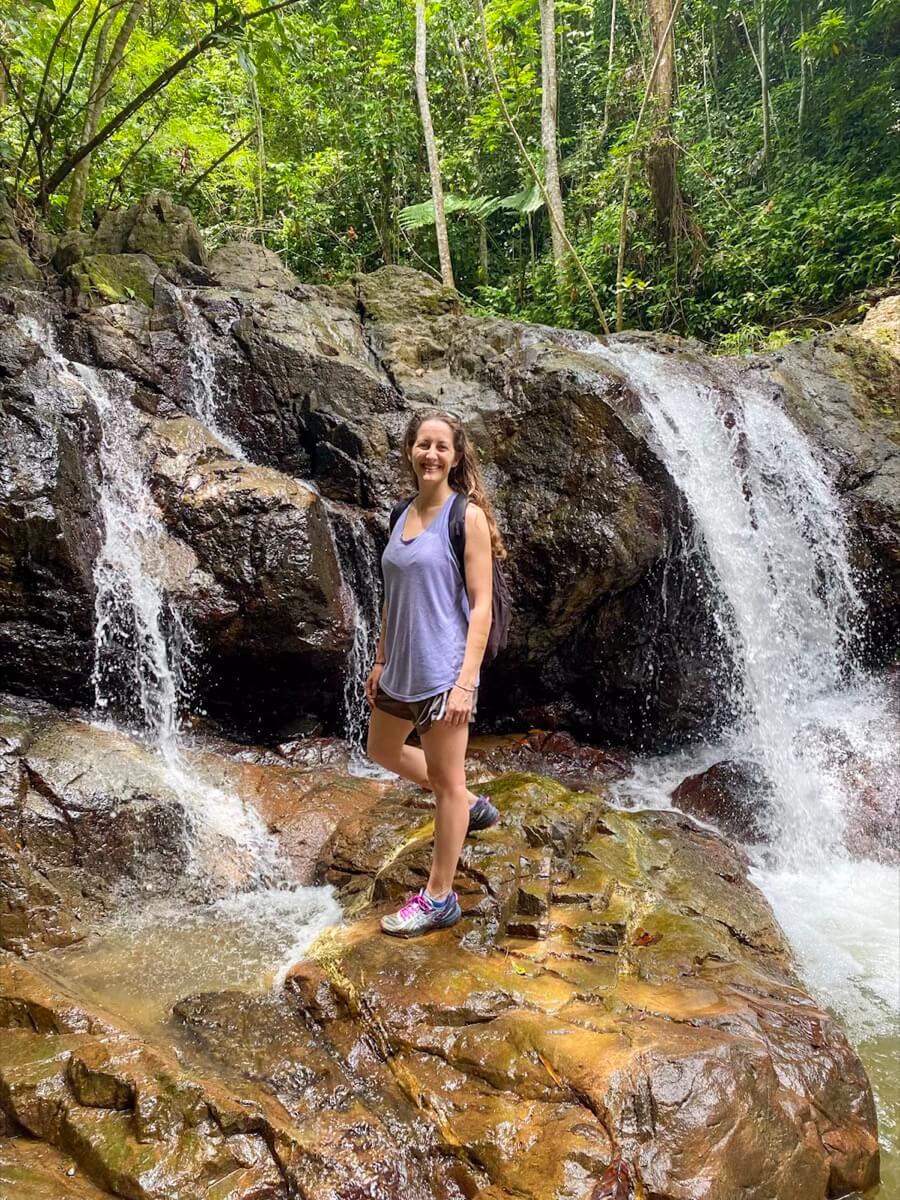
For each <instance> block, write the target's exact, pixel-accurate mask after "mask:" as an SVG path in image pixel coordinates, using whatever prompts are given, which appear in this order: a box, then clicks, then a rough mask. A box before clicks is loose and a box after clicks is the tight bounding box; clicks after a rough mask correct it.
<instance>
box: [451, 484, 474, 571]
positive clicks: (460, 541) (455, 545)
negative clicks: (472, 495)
mask: <svg viewBox="0 0 900 1200" xmlns="http://www.w3.org/2000/svg"><path fill="white" fill-rule="evenodd" d="M468 507H469V498H468V496H464V495H463V494H462V492H457V493H456V495H455V496H454V497H453V503H452V504H451V505H450V519H449V521H448V522H447V530H448V533H449V535H450V546H451V548H452V550H453V553H454V555H455V556H456V562H457V564H458V566H459V573H460V575H462V577H463V583H465V580H466V509H467V508H468Z"/></svg>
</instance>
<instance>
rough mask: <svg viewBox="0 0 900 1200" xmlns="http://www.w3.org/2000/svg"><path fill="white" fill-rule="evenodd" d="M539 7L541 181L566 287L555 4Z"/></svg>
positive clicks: (560, 281)
mask: <svg viewBox="0 0 900 1200" xmlns="http://www.w3.org/2000/svg"><path fill="white" fill-rule="evenodd" d="M539 3H540V9H541V144H542V146H543V149H544V183H545V186H546V188H547V204H548V207H549V209H550V237H551V240H552V244H553V267H554V270H555V272H556V286H557V288H558V289H559V290H560V291H561V292H562V291H564V290H565V286H566V275H567V273H568V272H567V264H566V259H567V255H566V218H565V213H564V211H563V202H562V189H561V187H560V182H559V152H558V150H557V146H556V98H557V79H556V6H555V2H554V0H539Z"/></svg>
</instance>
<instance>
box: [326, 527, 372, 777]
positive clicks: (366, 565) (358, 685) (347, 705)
mask: <svg viewBox="0 0 900 1200" xmlns="http://www.w3.org/2000/svg"><path fill="white" fill-rule="evenodd" d="M328 521H329V526H330V527H331V531H332V538H333V540H334V547H335V552H336V554H337V556H338V562H339V563H340V567H341V578H342V579H343V581H344V593H345V594H344V603H345V605H346V606H347V608H348V610H350V611H352V614H353V617H352V620H353V642H352V645H351V647H350V653H349V655H348V656H347V662H346V665H345V667H344V686H343V694H342V702H343V703H342V707H343V713H342V716H343V726H344V737H345V738H346V739H347V741H348V742H349V743H350V755H351V758H350V768H351V771H352V772H353V773H354V774H363V775H377V776H381V775H382V774H383V772H382V771H381V770H380V769H379V768H377V767H376V766H375V765H374V763H371V762H370V761H369V759H368V758H367V757H366V737H367V734H368V729H369V706H368V704H367V703H366V697H365V683H366V677H367V676H368V674H369V671H370V670H371V669H372V663H373V661H374V659H375V648H376V646H377V644H378V633H379V629H380V626H381V607H380V602H381V565H380V562H379V558H378V552H377V549H376V546H375V542H374V539H373V537H372V534H371V532H370V530H369V529H368V528H367V526H366V523H365V521H364V520H363V519H362V518H361V517H360V516H359V514H358V513H355V512H353V511H352V510H351V509H347V508H345V507H344V506H342V505H341V506H338V505H337V504H329V505H328Z"/></svg>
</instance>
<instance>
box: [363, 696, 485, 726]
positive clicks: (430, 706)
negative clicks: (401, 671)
mask: <svg viewBox="0 0 900 1200" xmlns="http://www.w3.org/2000/svg"><path fill="white" fill-rule="evenodd" d="M452 691H453V689H452V688H448V689H447V691H446V692H438V693H437V695H436V696H426V697H425V699H424V700H395V699H394V697H393V696H389V695H388V694H387V692H385V691H383V690H382V689H381V688H379V689H378V691H377V692H376V694H375V707H376V708H380V709H381V711H382V712H386V713H387V714H388V715H389V716H391V717H399V718H400V719H401V720H402V721H412V723H413V725H415V727H416V733H427V732H428V730H429V729H430V728H431V722H432V721H441V720H443V718H444V714H445V713H446V711H447V701H448V700H449V699H450V693H451V692H452ZM477 707H478V688H476V689H475V691H474V692H472V712H471V713H470V714H469V723H470V724H471V722H472V721H474V720H475V710H476V708H477Z"/></svg>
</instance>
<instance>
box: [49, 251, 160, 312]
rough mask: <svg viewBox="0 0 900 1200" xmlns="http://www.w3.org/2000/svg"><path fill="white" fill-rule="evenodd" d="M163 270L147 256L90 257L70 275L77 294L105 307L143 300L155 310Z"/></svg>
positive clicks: (73, 268)
mask: <svg viewBox="0 0 900 1200" xmlns="http://www.w3.org/2000/svg"><path fill="white" fill-rule="evenodd" d="M158 275H159V267H158V266H157V265H156V263H155V262H154V261H153V259H151V258H149V257H148V256H147V255H146V254H90V255H88V256H87V257H86V258H83V259H82V260H81V262H79V263H76V264H75V265H74V266H73V267H71V268H70V269H69V271H68V272H67V282H68V283H69V284H70V286H72V287H73V288H74V289H75V290H76V291H77V292H79V293H80V294H82V295H87V296H89V297H90V298H91V299H92V300H98V301H100V302H101V303H104V304H123V303H127V302H128V301H129V300H139V301H140V302H141V303H142V304H146V305H147V307H148V308H152V307H153V286H154V283H155V281H156V278H157V276H158Z"/></svg>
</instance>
